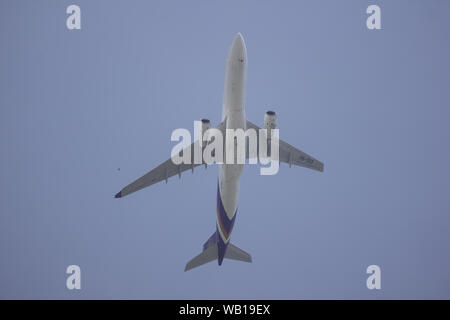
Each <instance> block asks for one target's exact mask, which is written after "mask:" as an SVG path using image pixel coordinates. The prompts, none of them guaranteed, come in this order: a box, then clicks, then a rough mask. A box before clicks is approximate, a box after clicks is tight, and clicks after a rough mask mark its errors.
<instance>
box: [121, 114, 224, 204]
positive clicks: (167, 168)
mask: <svg viewBox="0 0 450 320" xmlns="http://www.w3.org/2000/svg"><path fill="white" fill-rule="evenodd" d="M216 129H219V130H221V131H222V134H224V135H225V121H223V122H222V123H220V124H219V125H218V126H217V127H216ZM199 143H200V142H199V141H198V140H197V141H195V142H193V143H192V144H191V145H190V146H189V147H187V148H185V149H184V150H187V149H189V148H190V149H191V164H185V163H181V164H179V165H176V164H174V163H173V161H172V158H170V159H168V160H166V161H164V162H163V163H161V164H160V165H159V166H157V167H156V168H154V169H153V170H151V171H150V172H148V173H147V174H145V175H143V176H142V177H140V178H139V179H137V180H135V181H134V182H132V183H130V184H129V185H127V186H126V187H125V188H123V189H122V190H121V191H119V192H118V193H117V194H116V195H115V197H116V198H122V197H124V196H126V195H129V194H130V193H133V192H136V191H139V190H141V189H143V188H145V187H148V186H151V185H153V184H155V183H158V182H160V181H163V180H165V181H166V183H167V180H168V179H169V178H170V177H173V176H174V175H179V177H180V178H181V173H182V172H184V171H186V170H192V172H194V168H195V167H198V166H200V165H202V164H204V165H206V163H205V162H204V161H203V163H201V164H194V146H195V147H197V146H198V144H199ZM184 150H183V152H184ZM200 150H202V149H201V147H200ZM202 158H203V157H202Z"/></svg>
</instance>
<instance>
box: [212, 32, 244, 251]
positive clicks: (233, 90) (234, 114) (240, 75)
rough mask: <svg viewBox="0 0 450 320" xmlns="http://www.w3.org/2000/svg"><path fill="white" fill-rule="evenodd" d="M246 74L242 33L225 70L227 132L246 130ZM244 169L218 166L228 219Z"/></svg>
mask: <svg viewBox="0 0 450 320" xmlns="http://www.w3.org/2000/svg"><path fill="white" fill-rule="evenodd" d="M246 72H247V50H246V48H245V43H244V40H243V38H242V36H241V34H238V35H237V36H236V37H235V38H234V41H233V44H232V45H231V48H230V50H229V52H228V56H227V63H226V70H225V88H224V94H223V107H222V121H223V120H225V119H226V128H227V129H239V128H241V129H244V130H245V129H246V128H245V127H246V117H245V110H244V96H245V80H246ZM229 143H232V144H234V143H235V142H234V141H227V140H225V144H226V145H228V144H229ZM227 148H228V147H227ZM233 148H234V147H233ZM243 167H244V165H243V164H220V165H219V193H220V197H221V200H222V203H223V207H224V209H225V213H226V215H227V217H228V218H229V219H230V220H231V219H233V217H234V215H235V214H236V210H237V204H238V198H239V182H240V176H241V173H242V169H243ZM218 230H219V234H220V237H221V238H222V240H223V241H224V242H225V243H228V241H229V234H228V237H227V235H224V234H223V232H221V231H220V230H221V229H220V228H218ZM230 233H231V230H230Z"/></svg>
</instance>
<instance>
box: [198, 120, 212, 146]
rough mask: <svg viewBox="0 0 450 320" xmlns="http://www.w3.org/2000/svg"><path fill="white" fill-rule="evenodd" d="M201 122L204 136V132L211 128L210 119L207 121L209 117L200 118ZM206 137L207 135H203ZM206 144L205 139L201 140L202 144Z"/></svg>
mask: <svg viewBox="0 0 450 320" xmlns="http://www.w3.org/2000/svg"><path fill="white" fill-rule="evenodd" d="M200 121H201V122H202V137H203V136H204V134H205V132H206V131H207V130H208V129H209V128H211V121H209V119H201V120H200ZM205 138H207V137H205ZM205 145H206V141H203V146H205Z"/></svg>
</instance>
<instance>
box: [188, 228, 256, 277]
mask: <svg viewBox="0 0 450 320" xmlns="http://www.w3.org/2000/svg"><path fill="white" fill-rule="evenodd" d="M213 236H214V234H213ZM211 238H212V237H211ZM211 238H210V239H208V241H207V242H206V243H205V246H204V247H206V249H205V250H204V251H203V252H202V253H200V254H199V255H197V256H196V257H195V258H194V259H192V260H191V261H189V262H188V263H187V264H186V267H185V268H184V271H188V270H191V269H193V268H196V267H199V266H201V265H203V264H205V263H208V262H211V261H214V260H216V259H217V258H218V256H219V248H218V246H217V243H213V244H211V240H212V239H211ZM207 245H209V246H207ZM224 258H226V259H230V260H238V261H244V262H252V256H251V255H250V254H248V253H247V252H245V251H244V250H242V249H239V248H238V247H236V246H235V245H233V244H231V243H229V244H228V245H227V249H226V251H225V257H224Z"/></svg>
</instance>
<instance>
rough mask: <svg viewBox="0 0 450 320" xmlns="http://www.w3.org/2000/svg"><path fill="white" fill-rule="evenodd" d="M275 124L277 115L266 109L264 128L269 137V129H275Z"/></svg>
mask: <svg viewBox="0 0 450 320" xmlns="http://www.w3.org/2000/svg"><path fill="white" fill-rule="evenodd" d="M276 126H277V115H276V113H275V111H267V112H266V114H265V115H264V129H267V135H268V138H269V139H270V135H271V131H270V130H271V129H275V127H276Z"/></svg>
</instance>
